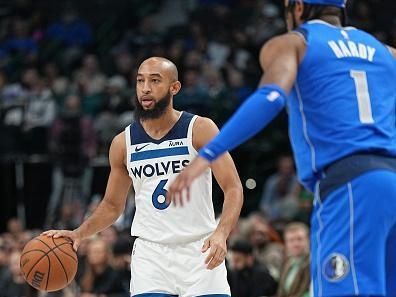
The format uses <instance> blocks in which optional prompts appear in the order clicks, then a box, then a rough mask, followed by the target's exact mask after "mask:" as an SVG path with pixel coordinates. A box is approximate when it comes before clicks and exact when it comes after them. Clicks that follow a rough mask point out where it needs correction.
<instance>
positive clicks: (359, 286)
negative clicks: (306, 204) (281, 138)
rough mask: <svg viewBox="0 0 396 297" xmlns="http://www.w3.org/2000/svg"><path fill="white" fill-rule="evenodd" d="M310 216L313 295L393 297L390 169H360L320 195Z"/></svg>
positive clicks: (395, 218) (395, 268) (393, 184)
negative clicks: (350, 178)
mask: <svg viewBox="0 0 396 297" xmlns="http://www.w3.org/2000/svg"><path fill="white" fill-rule="evenodd" d="M319 192H320V183H318V185H317V191H316V195H315V202H314V210H313V213H312V220H311V249H312V250H311V252H312V255H311V256H312V261H311V263H312V264H311V273H312V279H313V290H314V296H317V297H322V296H348V295H349V296H353V295H378V296H396V173H394V172H392V171H388V170H382V169H380V170H373V171H369V172H366V173H364V174H362V175H360V176H358V177H356V178H354V179H352V180H351V181H349V182H347V183H345V184H343V185H341V186H339V187H338V188H337V189H335V190H333V191H332V192H331V193H330V194H328V195H327V196H326V197H324V198H325V199H323V197H322V199H321V197H320V195H319Z"/></svg>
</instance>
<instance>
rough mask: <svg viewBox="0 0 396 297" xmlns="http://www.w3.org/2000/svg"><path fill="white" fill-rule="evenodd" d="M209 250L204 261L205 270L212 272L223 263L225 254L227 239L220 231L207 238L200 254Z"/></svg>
mask: <svg viewBox="0 0 396 297" xmlns="http://www.w3.org/2000/svg"><path fill="white" fill-rule="evenodd" d="M208 249H210V252H209V255H208V256H207V257H206V259H205V264H207V266H206V268H207V269H209V270H212V269H214V268H216V267H217V266H219V265H220V264H221V263H223V261H224V259H225V256H226V254H227V237H226V236H225V235H224V234H223V233H222V232H220V231H215V232H214V233H213V234H212V235H211V236H209V237H208V238H207V239H206V240H205V242H204V245H203V246H202V253H205V252H206V251H207V250H208Z"/></svg>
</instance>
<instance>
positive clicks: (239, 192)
mask: <svg viewBox="0 0 396 297" xmlns="http://www.w3.org/2000/svg"><path fill="white" fill-rule="evenodd" d="M242 204H243V189H242V187H234V188H232V189H230V190H228V191H226V192H225V193H224V204H223V211H222V214H221V217H220V222H219V224H218V226H217V228H216V231H217V232H222V233H223V234H224V235H225V237H226V238H227V237H228V235H229V234H230V233H231V231H232V229H233V228H234V227H235V225H236V223H237V222H238V218H239V215H240V213H241V208H242Z"/></svg>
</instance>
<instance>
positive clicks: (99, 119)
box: [0, 0, 396, 297]
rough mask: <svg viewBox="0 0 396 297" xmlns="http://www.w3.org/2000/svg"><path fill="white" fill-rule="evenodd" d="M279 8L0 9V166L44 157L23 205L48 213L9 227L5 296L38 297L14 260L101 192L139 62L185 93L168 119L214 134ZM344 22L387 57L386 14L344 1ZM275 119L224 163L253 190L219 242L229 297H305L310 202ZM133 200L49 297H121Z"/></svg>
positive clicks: (242, 94) (389, 9)
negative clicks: (150, 60) (168, 67)
mask: <svg viewBox="0 0 396 297" xmlns="http://www.w3.org/2000/svg"><path fill="white" fill-rule="evenodd" d="M282 3H283V1H276V0H152V1H141V0H129V1H123V0H113V1H72V0H69V1H50V0H35V1H33V0H12V1H11V0H10V1H1V2H0V133H1V135H2V140H1V142H0V165H1V166H2V164H3V163H2V162H10V160H11V162H14V160H19V161H20V160H22V162H26V163H27V162H30V161H32V160H37V158H38V157H41V158H44V160H46V161H45V162H47V163H48V164H50V172H51V173H50V176H51V178H50V179H51V181H49V180H47V182H45V183H39V182H37V184H34V187H35V188H44V187H49V189H50V191H49V195H48V197H41V196H40V197H38V198H35V197H33V196H31V195H34V192H33V194H32V193H30V194H29V195H30V196H29V195H26V194H25V196H28V197H25V200H24V201H37V200H34V199H41V200H45V202H44V205H45V209H46V210H45V211H44V213H45V218H33V220H38V221H40V224H39V226H36V227H38V229H33V230H31V229H30V228H27V227H29V226H26V222H25V221H24V220H23V218H21V216H20V212H18V214H19V219H16V218H11V219H10V220H8V222H7V230H6V231H5V233H3V234H0V292H1V296H2V297H28V296H45V294H41V295H40V294H39V293H37V292H36V291H34V290H32V289H31V288H29V287H28V286H27V285H26V284H25V283H24V281H23V280H22V278H21V273H20V269H19V256H20V251H21V248H22V247H23V245H24V243H25V242H27V241H28V240H29V239H30V238H32V237H34V236H36V235H37V234H39V233H40V232H41V230H43V229H46V228H66V229H72V228H75V227H76V226H78V225H79V224H80V223H81V221H82V220H83V219H84V217H86V216H87V215H89V213H91V212H92V211H93V209H95V207H96V206H97V204H98V202H99V201H100V199H101V198H102V195H101V194H103V193H93V192H92V179H93V175H94V173H93V170H94V169H93V168H94V165H95V164H98V163H100V164H104V165H105V166H107V163H106V162H107V161H106V160H107V153H108V148H109V145H110V143H111V140H112V138H113V137H114V136H115V135H116V134H117V133H119V132H121V131H122V130H123V129H124V127H125V126H127V125H128V124H129V123H130V122H131V121H132V120H133V111H134V100H135V99H134V98H135V90H134V85H135V76H136V71H137V67H138V65H139V63H140V62H141V61H142V60H143V59H144V58H147V57H149V56H153V55H155V56H164V57H167V58H169V59H171V60H172V61H174V62H175V64H176V65H177V67H178V69H179V79H180V80H181V82H182V90H181V92H180V93H179V94H178V95H177V96H176V97H175V102H174V104H175V106H176V108H178V109H182V110H187V111H190V112H193V113H197V114H199V115H202V116H209V117H211V118H212V119H213V120H214V121H215V122H216V123H217V124H218V125H219V126H221V125H222V124H223V123H224V122H225V120H226V119H227V118H228V117H229V116H230V114H231V113H232V112H233V111H234V110H235V109H236V108H237V107H238V106H239V105H240V104H241V103H242V102H243V100H244V99H245V98H246V97H247V96H248V95H249V94H250V93H251V92H252V91H253V90H254V89H255V87H256V85H257V83H258V80H259V78H260V75H261V73H260V68H259V65H258V63H257V57H258V52H259V49H260V47H261V45H262V44H263V43H264V42H265V41H266V40H268V39H269V38H271V37H272V36H274V35H276V34H279V33H282V32H284V30H285V24H284V21H283V10H282ZM348 10H349V12H350V18H349V21H348V22H349V23H350V24H352V25H355V26H357V27H359V28H363V29H365V30H367V31H369V32H371V33H373V34H374V35H375V36H376V37H377V38H379V39H380V40H381V41H383V42H385V43H388V44H391V45H393V46H396V17H395V13H394V12H395V11H396V2H395V1H391V0H389V1H383V0H381V1H379V0H361V1H350V5H349V8H348ZM109 11H111V13H110V14H109ZM280 119H281V120H280V121H278V122H277V121H275V123H274V124H272V125H271V126H270V128H269V129H267V131H266V132H264V133H263V134H261V135H260V136H258V137H256V138H255V139H253V140H252V141H250V142H249V143H248V144H246V145H244V146H242V149H238V150H236V152H235V153H234V158H235V160H236V163H237V166H238V170H239V172H240V174H241V177H242V180H243V181H245V179H247V178H248V177H250V179H249V181H250V182H249V183H248V182H246V192H245V196H246V197H245V199H246V200H245V206H244V209H243V212H242V214H243V218H241V220H240V221H239V223H238V226H237V227H236V228H235V230H234V231H233V233H232V235H231V237H230V239H229V253H228V255H227V265H228V269H229V273H228V276H229V282H230V285H231V288H232V292H233V296H238V297H255V296H294V297H295V296H308V295H309V279H310V276H309V268H308V267H309V265H308V262H309V239H308V233H309V230H308V225H309V215H310V209H311V204H312V195H311V194H310V193H308V192H306V191H305V190H304V189H303V188H302V187H301V186H300V185H299V183H298V181H297V178H296V175H295V170H294V164H293V159H292V157H291V155H290V148H289V144H288V140H287V130H286V129H287V124H285V117H284V116H282V115H281V116H280ZM7 168H8V167H7ZM3 171H4V170H2V172H3ZM16 171H17V172H18V170H16ZM40 175H42V174H41V172H39V171H33V173H32V174H31V175H30V176H27V177H25V179H28V180H33V181H34V183H36V178H38V177H40ZM5 180H7V181H8V180H11V182H12V183H14V184H15V185H17V186H18V184H19V186H21V182H20V180H19V179H18V177H17V178H16V179H15V181H14V180H13V179H12V178H10V177H9V176H8V175H7V173H6V174H0V184H2V185H3V184H5V183H6V182H5ZM37 181H40V180H39V179H38V180H37ZM48 184H50V186H48ZM22 187H23V186H22ZM2 188H6V187H2ZM10 193H11V194H10V195H11V196H12V197H14V196H15V195H14V194H15V193H17V194H18V193H19V192H18V190H15V191H11V192H10ZM216 193H217V192H216V190H215V191H214V194H215V195H214V196H215V197H214V198H215V199H216ZM94 194H95V195H94ZM130 196H131V197H130V199H128V205H127V207H126V210H127V211H126V212H125V214H123V216H122V217H121V218H120V219H119V220H118V221H117V223H116V224H115V226H113V227H111V228H109V229H107V230H105V231H103V232H102V233H101V234H99V235H98V236H97V237H95V238H94V239H92V240H89V241H87V242H86V243H84V244H83V245H82V246H81V248H80V250H79V259H80V261H79V265H80V267H79V271H78V275H77V277H76V279H75V282H74V283H73V284H72V285H71V286H70V287H68V288H67V289H65V290H63V291H62V292H60V293H52V294H48V295H47V296H59V297H68V296H82V297H93V296H100V297H118V296H120V297H121V296H129V294H128V291H129V277H130V276H129V270H130V264H131V263H130V254H131V250H132V246H133V240H132V239H131V238H130V236H129V235H128V234H129V227H130V224H131V221H132V219H133V214H134V203H133V193H131V194H130ZM5 197H7V196H5ZM6 199H8V198H6ZM217 199H218V200H219V201H220V203H221V197H220V198H218V197H217ZM2 203H4V202H2ZM216 205H217V206H219V203H217V204H216V200H215V206H216ZM32 207H33V206H32ZM3 209H6V208H3ZM217 209H221V207H217ZM0 212H1V210H0ZM16 214H17V212H15V213H14V215H16ZM3 215H4V214H3ZM4 217H5V218H10V215H9V214H5V216H4ZM41 222H42V223H41ZM0 232H1V231H0ZM132 265H133V263H132ZM104 279H105V280H106V281H103V280H104ZM95 294H96V295H95Z"/></svg>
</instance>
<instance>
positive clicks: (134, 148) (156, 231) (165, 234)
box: [125, 112, 216, 244]
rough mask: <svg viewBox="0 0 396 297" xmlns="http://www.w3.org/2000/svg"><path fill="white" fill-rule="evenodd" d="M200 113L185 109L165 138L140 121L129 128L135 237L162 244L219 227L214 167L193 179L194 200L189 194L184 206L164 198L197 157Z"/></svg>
mask: <svg viewBox="0 0 396 297" xmlns="http://www.w3.org/2000/svg"><path fill="white" fill-rule="evenodd" d="M196 118H197V116H195V115H192V114H190V113H187V112H182V113H181V116H180V118H179V120H178V121H177V122H176V124H175V125H174V126H173V128H172V129H171V130H170V131H169V132H168V133H167V135H165V136H164V137H163V138H162V139H160V140H156V139H153V138H151V137H150V136H149V135H148V134H147V133H146V132H145V130H144V129H143V127H142V125H141V124H140V122H139V121H134V122H133V123H132V124H131V125H129V126H128V127H127V128H126V129H125V139H126V148H127V169H128V172H129V176H130V177H131V178H132V181H133V187H134V190H135V200H136V213H135V217H134V219H133V222H132V228H131V234H132V236H138V237H141V238H142V239H145V240H149V241H153V242H158V243H168V244H169V243H187V242H192V241H196V240H199V239H200V238H202V237H204V236H205V235H207V234H209V233H211V232H213V231H214V229H215V228H216V222H215V217H214V210H213V202H212V173H211V170H210V169H208V170H207V171H206V172H205V173H204V174H203V175H201V176H200V177H198V178H197V179H196V180H195V181H194V182H193V184H192V186H191V188H190V201H189V202H186V199H184V206H183V207H181V206H180V205H178V206H177V207H175V206H174V204H173V203H171V204H170V205H168V204H167V203H166V202H165V195H166V193H167V188H168V186H169V185H170V183H171V181H172V180H173V179H174V178H175V177H176V176H177V175H178V174H179V173H180V172H181V170H182V169H183V168H184V167H186V166H187V165H188V164H189V163H190V162H191V160H192V159H193V158H194V157H195V156H197V151H196V150H195V149H194V147H193V144H192V130H193V125H194V121H195V120H196Z"/></svg>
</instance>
